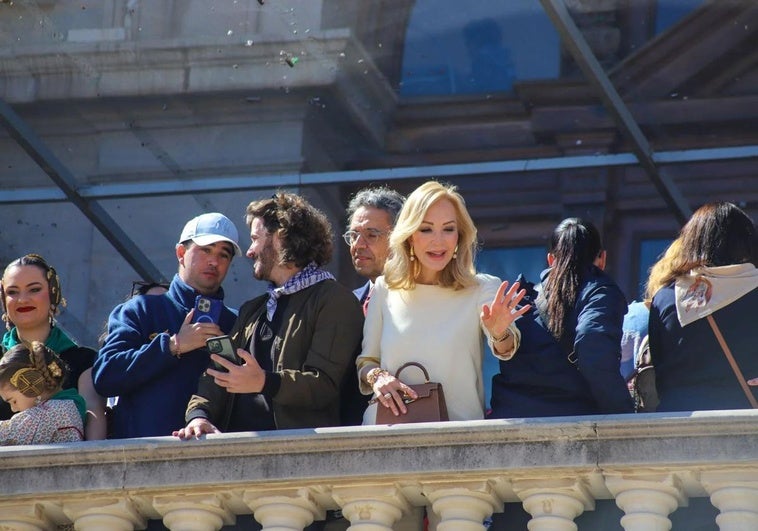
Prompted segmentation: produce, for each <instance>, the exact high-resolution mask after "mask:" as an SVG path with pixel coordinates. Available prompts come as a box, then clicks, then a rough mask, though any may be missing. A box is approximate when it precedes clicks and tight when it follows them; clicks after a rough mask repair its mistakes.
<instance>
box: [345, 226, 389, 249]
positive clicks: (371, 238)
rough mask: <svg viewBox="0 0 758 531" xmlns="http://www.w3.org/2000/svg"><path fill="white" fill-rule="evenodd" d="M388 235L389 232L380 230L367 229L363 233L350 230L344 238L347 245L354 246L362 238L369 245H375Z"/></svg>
mask: <svg viewBox="0 0 758 531" xmlns="http://www.w3.org/2000/svg"><path fill="white" fill-rule="evenodd" d="M387 234H389V231H386V230H379V229H366V230H363V231H357V230H349V231H347V232H346V233H345V234H343V235H342V238H343V239H344V240H345V243H346V244H348V245H353V244H354V243H355V242H357V241H358V238H360V237H361V236H362V237H363V239H364V241H365V242H366V243H367V244H369V245H373V244H375V243H376V242H378V241H379V238H381V237H383V236H386V235H387Z"/></svg>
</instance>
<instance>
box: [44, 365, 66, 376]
mask: <svg viewBox="0 0 758 531" xmlns="http://www.w3.org/2000/svg"><path fill="white" fill-rule="evenodd" d="M47 370H48V371H50V374H52V375H53V376H55V377H56V378H60V377H61V376H63V371H62V370H61V366H60V365H58V363H56V362H54V361H51V362H50V363H49V364H48V365H47Z"/></svg>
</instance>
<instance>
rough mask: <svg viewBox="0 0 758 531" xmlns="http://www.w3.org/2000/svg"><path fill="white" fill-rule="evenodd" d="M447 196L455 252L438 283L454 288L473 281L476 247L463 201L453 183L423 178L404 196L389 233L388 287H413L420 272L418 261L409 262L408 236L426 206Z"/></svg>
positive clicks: (386, 272) (416, 225)
mask: <svg viewBox="0 0 758 531" xmlns="http://www.w3.org/2000/svg"><path fill="white" fill-rule="evenodd" d="M442 199H447V200H448V201H450V202H451V203H452V205H453V207H454V208H455V212H456V223H457V227H458V251H457V256H456V258H454V259H452V260H450V262H449V263H448V264H447V265H446V266H445V269H443V270H442V271H441V273H440V286H443V287H446V288H453V289H455V290H459V289H463V288H467V287H470V286H473V285H475V284H476V279H475V275H476V270H475V269H474V256H475V254H476V249H477V235H476V227H475V226H474V222H473V220H472V219H471V216H470V215H469V213H468V210H466V202H465V201H464V200H463V197H462V196H461V194H459V193H458V192H457V188H456V187H455V186H453V185H447V184H441V183H439V182H437V181H427V182H425V183H424V184H422V185H421V186H419V187H418V188H416V189H415V190H414V191H413V192H412V193H411V195H409V196H408V199H406V201H405V204H404V205H403V208H402V209H401V210H400V214H398V217H397V222H396V223H395V228H394V229H392V234H391V235H390V239H389V245H390V255H389V258H388V260H387V263H386V264H385V266H384V279H385V281H386V282H387V286H388V287H389V288H390V289H414V288H415V287H416V280H417V279H418V277H419V275H420V273H421V265H420V264H419V261H418V260H414V261H411V258H410V256H411V255H410V249H411V241H410V239H411V236H413V234H414V233H415V232H416V231H417V230H418V229H419V227H420V226H421V223H422V222H423V221H424V217H425V216H426V213H427V211H428V210H429V207H431V206H432V205H433V204H434V203H436V202H437V201H440V200H442Z"/></svg>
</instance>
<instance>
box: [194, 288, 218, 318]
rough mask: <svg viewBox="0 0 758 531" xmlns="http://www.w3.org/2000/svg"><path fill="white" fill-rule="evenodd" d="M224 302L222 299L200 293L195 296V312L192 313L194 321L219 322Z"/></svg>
mask: <svg viewBox="0 0 758 531" xmlns="http://www.w3.org/2000/svg"><path fill="white" fill-rule="evenodd" d="M223 304H224V303H223V302H221V300H220V299H214V298H212V297H206V296H205V295H198V296H197V297H196V298H195V313H194V314H193V315H192V322H193V323H216V324H218V319H219V317H221V307H222V306H223Z"/></svg>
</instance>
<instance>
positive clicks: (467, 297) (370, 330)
mask: <svg viewBox="0 0 758 531" xmlns="http://www.w3.org/2000/svg"><path fill="white" fill-rule="evenodd" d="M476 280H477V285H476V286H473V287H470V288H466V289H462V290H458V291H455V290H453V289H452V288H443V287H440V286H430V285H423V284H417V285H416V287H415V289H412V290H394V289H393V290H390V289H388V288H387V284H386V283H385V281H384V277H379V278H378V279H377V280H376V283H375V285H374V291H373V292H372V294H371V302H370V304H369V305H368V312H367V314H366V322H365V324H364V326H363V350H362V352H361V355H360V356H359V357H358V361H357V363H358V366H359V367H361V366H362V363H361V362H362V360H363V362H364V363H365V361H366V360H374V361H376V362H378V363H379V365H380V366H381V367H382V368H383V369H386V370H388V371H389V372H390V373H392V374H395V371H397V369H398V367H400V366H401V365H403V364H404V363H406V362H409V361H416V362H419V363H421V364H422V365H424V367H426V369H427V371H428V372H429V378H430V380H431V381H434V382H440V383H442V389H443V391H444V393H445V401H446V403H447V411H448V415H449V417H450V420H475V419H481V418H484V386H483V383H482V358H483V355H484V341H485V339H486V338H487V336H486V329H485V328H484V326H483V325H482V324H481V320H480V314H481V309H482V305H483V304H485V303H486V304H489V303H491V302H492V299H493V298H494V297H495V293H496V292H497V289H498V287H499V286H500V279H498V278H497V277H494V276H491V275H485V274H478V275H476ZM515 350H516V349H514V351H515ZM400 379H401V380H402V381H403V382H404V383H408V384H415V383H422V382H423V381H424V379H423V374H422V373H421V371H419V370H418V369H416V368H415V367H409V368H407V369H404V370H403V372H402V374H401V375H400ZM360 386H361V392H362V393H363V394H371V393H372V390H371V388H369V387H368V386H367V385H366V383H365V382H363V381H361V382H360ZM376 407H377V406H376V404H372V405H371V406H369V407H368V409H367V410H366V413H365V414H364V416H363V424H374V421H375V419H376Z"/></svg>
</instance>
